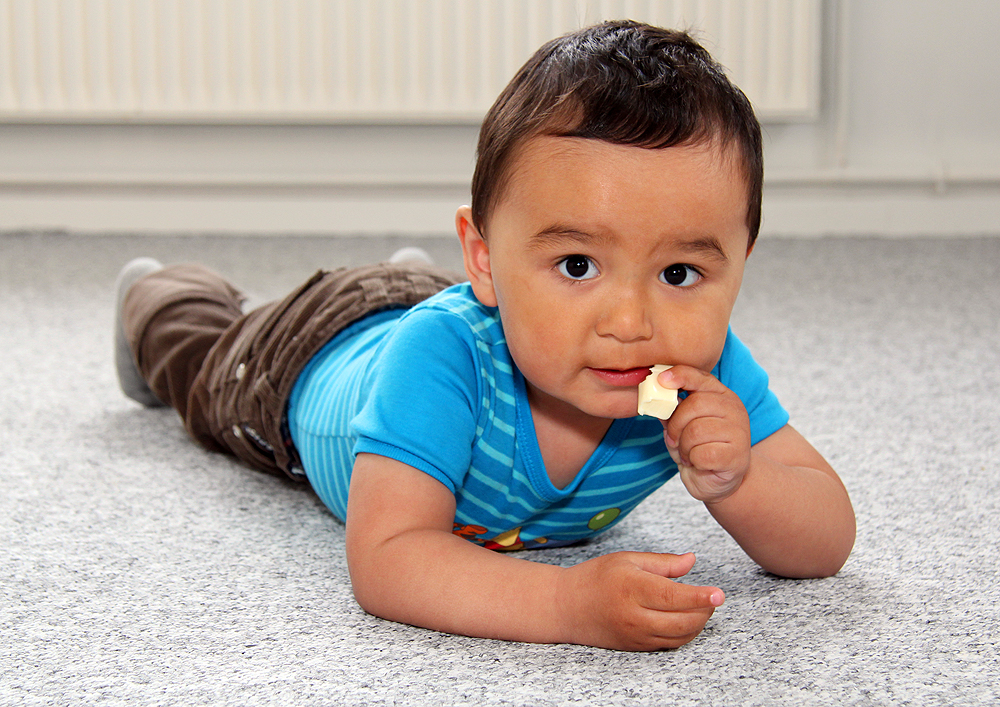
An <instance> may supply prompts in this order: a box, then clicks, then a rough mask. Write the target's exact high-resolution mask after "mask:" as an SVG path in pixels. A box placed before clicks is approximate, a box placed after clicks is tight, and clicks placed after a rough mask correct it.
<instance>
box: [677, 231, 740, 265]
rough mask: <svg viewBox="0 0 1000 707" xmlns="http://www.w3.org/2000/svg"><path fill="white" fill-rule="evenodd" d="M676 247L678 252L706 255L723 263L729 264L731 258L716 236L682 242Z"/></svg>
mask: <svg viewBox="0 0 1000 707" xmlns="http://www.w3.org/2000/svg"><path fill="white" fill-rule="evenodd" d="M674 245H675V247H676V248H677V249H678V250H682V251H685V252H687V253H692V254H698V255H705V256H707V257H709V258H712V259H713V260H718V261H719V262H721V263H728V262H729V256H728V255H726V251H725V250H723V248H722V244H721V243H719V239H717V238H716V237H715V236H704V237H702V238H694V239H692V240H685V241H680V242H678V243H675V244H674Z"/></svg>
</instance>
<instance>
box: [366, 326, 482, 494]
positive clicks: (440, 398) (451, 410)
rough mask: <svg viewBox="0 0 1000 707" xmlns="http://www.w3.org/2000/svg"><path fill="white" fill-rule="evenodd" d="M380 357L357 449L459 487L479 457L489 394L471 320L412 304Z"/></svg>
mask: <svg viewBox="0 0 1000 707" xmlns="http://www.w3.org/2000/svg"><path fill="white" fill-rule="evenodd" d="M375 359H376V360H375V362H374V365H373V366H372V367H371V368H370V369H369V373H368V375H367V380H366V381H365V384H366V385H368V386H370V388H369V395H368V397H367V401H366V402H365V405H364V406H363V407H362V409H361V411H360V412H359V413H358V415H357V416H356V417H355V419H354V422H353V424H352V432H353V433H354V434H355V435H356V436H357V441H356V443H355V446H354V453H355V454H358V453H370V454H378V455H381V456H384V457H389V458H391V459H395V460H397V461H400V462H402V463H404V464H408V465H410V466H412V467H414V468H416V469H419V470H420V471H423V472H425V473H427V474H429V475H430V476H432V477H434V478H435V479H437V480H438V481H440V482H441V483H443V484H444V485H445V486H447V487H448V488H449V489H450V490H451V491H452V492H455V491H456V490H457V489H458V488H459V487H460V486H461V484H462V482H463V480H464V478H465V474H466V473H467V471H468V469H469V465H470V463H471V460H472V444H473V439H474V435H475V431H476V419H477V416H478V407H479V401H480V399H481V395H480V393H479V391H478V389H477V388H478V386H479V376H478V375H477V374H478V366H477V365H476V363H475V361H476V348H475V340H474V339H473V338H472V336H471V334H470V332H469V327H468V324H466V323H465V322H464V320H463V319H461V318H460V317H458V316H456V315H454V314H452V313H450V312H447V311H441V310H436V309H433V308H421V309H417V310H412V311H411V312H409V313H407V314H406V315H404V316H403V317H402V318H401V319H400V320H399V322H398V324H397V325H396V327H395V329H394V330H393V332H392V333H390V334H389V335H388V336H387V337H386V339H385V340H384V341H383V343H382V346H381V350H380V351H378V352H377V354H376V357H375Z"/></svg>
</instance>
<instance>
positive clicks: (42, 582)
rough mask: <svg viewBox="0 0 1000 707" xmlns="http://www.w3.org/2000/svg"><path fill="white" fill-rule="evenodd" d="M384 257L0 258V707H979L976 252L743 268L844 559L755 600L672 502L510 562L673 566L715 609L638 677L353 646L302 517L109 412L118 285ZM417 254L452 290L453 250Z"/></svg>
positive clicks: (383, 644)
mask: <svg viewBox="0 0 1000 707" xmlns="http://www.w3.org/2000/svg"><path fill="white" fill-rule="evenodd" d="M400 245H405V243H403V242H401V241H398V240H396V239H391V238H386V239H371V238H356V239H355V238H338V239H322V238H305V239H303V238H294V237H289V238H280V237H275V238H240V237H230V238H225V237H176V238H170V237H124V236H121V237H99V236H83V235H66V234H31V233H28V234H5V235H0V298H2V300H0V301H2V307H0V344H2V347H0V352H2V353H0V395H2V401H3V405H2V406H0V568H2V574H0V704H4V705H6V704H18V705H35V704H59V705H62V704H97V703H100V704H129V705H161V704H162V705H166V704H178V705H199V704H211V705H256V704H295V705H314V704H316V705H319V704H347V705H355V704H356V705H361V704H390V705H391V704H396V705H411V704H412V705H423V704H427V705H562V704H571V703H583V704H602V705H619V704H623V705H632V704H635V705H667V704H670V705H713V704H718V705H782V704H789V705H798V704H802V705H813V704H815V705H908V704H912V705H983V704H996V703H998V702H1000V660H998V654H1000V651H998V647H997V640H998V634H1000V629H998V620H1000V562H998V561H1000V531H998V524H997V517H998V510H1000V509H998V505H1000V442H998V440H1000V404H998V398H1000V238H996V239H969V240H948V239H920V240H880V239H876V238H872V239H829V240H794V239H772V240H764V241H762V242H761V243H760V244H759V245H758V247H757V250H756V252H755V253H754V254H753V256H752V257H751V261H750V264H749V265H748V271H747V277H746V282H745V286H744V293H743V297H742V300H741V302H740V304H739V305H738V308H737V312H736V315H735V319H734V326H735V329H736V331H737V333H739V334H740V336H741V337H742V338H743V339H744V340H745V341H746V342H747V343H748V344H749V345H750V347H751V349H752V350H753V351H754V353H755V355H756V356H757V358H758V359H759V360H760V361H761V363H762V364H763V365H764V367H765V368H766V369H767V370H768V371H769V373H770V374H771V379H772V385H773V387H774V389H775V390H776V391H777V392H778V394H779V396H780V398H781V400H782V401H783V403H784V404H785V406H786V407H787V408H788V409H789V410H790V412H791V414H792V422H793V424H794V425H795V426H796V427H798V428H799V429H800V430H801V431H802V432H804V433H805V435H806V436H807V437H808V438H810V440H812V441H813V443H814V444H815V445H816V446H817V447H818V448H819V449H820V450H821V451H822V452H824V453H825V454H826V455H827V458H828V459H829V460H830V461H831V462H832V463H833V465H834V467H835V468H837V469H838V471H839V472H840V473H841V475H842V477H843V479H844V481H845V483H846V484H847V486H848V488H849V490H850V492H851V494H852V498H853V501H854V504H855V509H856V512H857V516H858V540H857V545H856V548H855V550H854V554H853V555H852V557H851V559H850V560H849V561H848V563H847V565H846V567H845V568H844V569H843V570H842V571H841V572H840V574H839V575H837V576H836V577H833V578H830V579H824V580H815V581H790V580H783V579H778V578H776V577H773V576H770V575H767V574H765V573H764V572H762V571H760V570H759V569H757V568H756V567H755V566H754V565H753V563H752V562H751V561H750V560H749V559H747V558H746V557H745V556H744V555H743V554H742V552H741V551H740V550H739V548H738V547H737V546H736V545H735V543H734V542H733V541H732V540H731V539H729V537H728V536H727V535H726V534H725V532H723V531H722V530H721V529H719V528H718V526H716V525H715V524H714V522H713V521H712V519H711V518H710V516H709V515H708V513H707V512H706V511H705V510H704V508H703V507H701V506H700V505H699V504H698V503H697V502H695V501H693V500H692V499H691V498H690V497H688V496H687V494H686V493H685V491H684V489H683V486H682V485H681V484H680V483H679V482H672V483H669V484H668V485H667V486H666V487H664V488H663V489H662V490H661V491H659V492H657V493H656V494H654V495H653V496H652V497H651V498H650V499H649V500H648V501H646V502H645V503H644V504H643V505H642V506H640V508H639V510H638V511H637V512H635V513H634V514H633V515H632V516H630V517H629V518H628V519H627V520H626V521H624V522H623V523H622V524H621V525H619V526H618V527H617V528H615V529H613V530H612V531H610V532H608V533H607V534H606V535H605V536H603V537H602V538H600V539H599V540H597V541H595V542H591V543H589V544H585V545H581V546H578V547H573V548H566V549H555V550H547V551H535V553H534V554H532V555H531V557H532V558H534V559H536V560H539V561H542V562H551V563H558V564H571V563H576V562H579V561H582V560H584V559H587V558H590V557H593V556H595V555H598V554H603V553H608V552H613V551H616V550H623V549H635V550H653V551H669V552H682V551H688V550H692V551H695V552H696V553H697V555H698V564H697V565H696V567H695V569H694V571H693V572H692V573H691V575H690V581H692V582H696V583H703V584H714V585H718V586H720V587H722V588H723V589H724V590H725V591H726V594H727V597H728V600H727V602H726V604H725V606H724V607H722V608H721V609H719V610H718V611H717V612H716V614H715V616H714V617H713V618H712V619H711V621H710V622H709V624H708V627H707V629H706V630H705V632H704V633H703V634H702V635H701V636H700V637H699V638H697V639H696V640H695V641H694V642H692V643H690V644H689V645H687V646H685V647H683V648H681V649H679V650H676V651H671V652H663V653H655V654H629V653H618V652H613V651H606V650H599V649H593V648H586V647H580V646H568V645H556V646H546V645H527V644H516V643H503V642H497V641H490V640H482V639H473V638H466V637H459V636H450V635H443V634H439V633H434V632H431V631H426V630H422V629H417V628H412V627H408V626H403V625H399V624H394V623H389V622H386V621H382V620H380V619H376V618H373V617H371V616H368V615H366V614H365V613H364V612H363V611H361V609H359V608H358V606H357V605H356V604H355V602H354V600H353V598H352V595H351V591H350V585H349V581H348V576H347V569H346V564H345V561H344V553H343V545H344V529H343V527H342V525H341V524H340V523H338V522H337V521H336V520H335V519H334V518H333V517H332V516H331V515H330V514H329V513H328V512H326V511H325V510H324V508H323V507H322V506H321V504H320V503H319V502H318V501H317V500H316V498H315V497H314V496H313V495H312V494H311V492H309V491H308V490H304V489H302V488H299V487H296V486H293V485H291V484H290V483H286V482H284V481H282V480H280V479H276V478H271V477H268V476H265V475H262V474H259V473H256V472H253V471H250V470H248V469H245V468H243V467H241V466H240V465H238V464H237V463H235V462H234V461H232V460H230V459H228V458H226V457H223V456H221V455H217V454H211V453H208V452H205V451H202V450H201V449H200V448H198V447H196V446H195V445H194V444H193V443H191V442H189V441H188V440H187V439H186V437H185V435H184V433H183V430H182V429H181V426H180V424H179V422H178V420H177V418H176V416H175V415H174V413H173V412H171V411H169V410H164V409H159V410H146V409H142V408H140V407H138V406H137V405H136V404H134V403H132V402H131V401H129V400H127V399H125V398H124V397H123V396H122V395H121V394H120V393H119V391H118V390H117V387H116V383H115V379H114V372H113V369H112V363H111V362H112V348H111V332H112V329H111V324H112V321H111V320H112V314H113V308H114V293H113V292H112V283H113V281H114V277H115V273H116V272H117V270H118V268H119V267H120V266H121V265H122V264H123V263H124V262H126V261H127V260H129V259H130V258H132V257H134V256H137V255H151V256H154V257H156V258H158V259H160V260H162V261H164V262H177V261H182V260H199V261H202V262H205V263H207V264H209V265H211V266H212V267H215V268H216V269H218V270H220V271H221V272H223V273H225V274H227V275H228V276H230V277H231V278H233V279H234V280H235V281H236V282H238V283H240V284H243V285H245V286H247V287H248V288H249V289H252V290H254V291H255V292H256V293H257V294H259V295H261V296H277V295H281V294H284V292H285V290H287V289H288V288H290V287H292V286H294V285H295V284H297V283H298V282H299V281H300V280H302V279H303V278H305V277H306V276H307V275H309V274H310V273H311V272H312V271H313V270H314V269H315V268H317V267H320V266H327V267H331V266H337V265H342V264H360V263H364V262H369V261H372V260H379V259H383V258H385V257H387V256H388V255H389V254H390V253H391V252H392V251H393V250H394V249H395V248H397V247H399V246H400ZM422 245H424V247H426V248H427V249H428V250H430V251H432V253H433V254H434V255H435V256H436V257H437V258H438V260H439V262H441V263H442V264H445V265H448V266H452V267H456V268H457V267H459V265H460V261H459V255H458V250H457V245H456V244H455V243H454V242H453V241H452V240H451V239H445V238H442V239H440V240H435V239H431V240H428V241H427V242H425V243H422ZM510 601H512V602H516V601H518V597H517V596H516V595H512V596H511V597H510ZM484 610H488V607H484Z"/></svg>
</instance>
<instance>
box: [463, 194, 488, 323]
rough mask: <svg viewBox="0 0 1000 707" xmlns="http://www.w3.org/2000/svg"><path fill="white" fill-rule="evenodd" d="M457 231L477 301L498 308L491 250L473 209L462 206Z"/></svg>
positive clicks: (466, 272)
mask: <svg viewBox="0 0 1000 707" xmlns="http://www.w3.org/2000/svg"><path fill="white" fill-rule="evenodd" d="M455 230H456V231H458V240H459V241H461V243H462V258H463V260H464V262H465V274H466V275H467V276H468V277H469V282H470V283H472V291H473V292H475V293H476V299H478V300H479V301H480V302H482V303H483V304H484V305H486V306H487V307H496V306H497V296H496V292H495V291H494V290H493V272H492V270H491V269H490V248H489V246H488V245H487V244H486V239H485V238H483V236H482V234H481V233H480V232H479V229H477V228H476V226H475V224H474V223H473V221H472V209H470V208H469V207H468V206H460V207H459V208H458V211H457V212H456V213H455Z"/></svg>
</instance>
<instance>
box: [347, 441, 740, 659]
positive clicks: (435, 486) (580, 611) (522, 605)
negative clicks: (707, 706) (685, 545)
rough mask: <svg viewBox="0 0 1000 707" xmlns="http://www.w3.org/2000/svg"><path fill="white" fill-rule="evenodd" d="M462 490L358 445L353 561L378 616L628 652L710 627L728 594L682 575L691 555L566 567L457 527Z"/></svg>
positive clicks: (356, 578) (363, 596)
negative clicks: (477, 540)
mask: <svg viewBox="0 0 1000 707" xmlns="http://www.w3.org/2000/svg"><path fill="white" fill-rule="evenodd" d="M454 517H455V498H454V496H453V495H452V493H451V492H450V491H449V490H448V489H447V488H446V487H445V486H444V485H442V484H441V483H439V482H438V481H437V480H435V479H433V478H432V477H430V476H428V475H427V474H425V473H423V472H421V471H419V470H417V469H414V468H413V467H411V466H408V465H406V464H403V463H401V462H398V461H395V460H393V459H389V458H386V457H382V456H378V455H374V454H359V455H358V457H357V461H356V463H355V466H354V472H353V476H352V479H351V489H350V495H349V502H348V510H347V561H348V566H349V568H350V573H351V583H352V585H353V588H354V595H355V597H356V598H357V600H358V603H359V604H360V605H361V606H362V608H364V609H365V610H366V611H368V612H369V613H371V614H374V615H376V616H381V617H382V618H386V619H391V620H393V621H399V622H402V623H408V624H413V625H416V626H423V627H425V628H431V629H436V630H439V631H445V632H448V633H458V634H464V635H469V636H480V637H485V638H498V639H506V640H515V641H529V642H535V643H582V644H587V645H594V646H601V647H606V648H618V649H626V650H654V649H659V648H674V647H677V646H680V645H683V644H684V643H687V642H688V641H690V640H691V639H692V638H694V637H695V636H696V635H698V634H699V633H700V632H701V630H702V629H703V628H704V626H705V623H706V622H707V621H708V619H709V617H710V616H711V615H712V612H713V611H714V609H715V607H716V606H719V605H721V604H722V601H723V594H722V591H721V590H719V589H716V588H714V587H695V586H690V585H685V584H679V583H677V582H673V581H671V579H670V578H677V577H681V576H683V575H684V574H686V573H687V572H688V571H689V570H690V569H691V566H692V565H693V564H694V556H693V555H681V556H677V555H665V554H655V553H628V552H623V553H614V554H611V555H605V556H603V557H597V558H594V559H592V560H588V561H586V562H583V563H581V564H579V565H576V566H573V567H568V568H563V567H558V566H554V565H547V564H542V563H536V562H531V561H528V560H524V559H520V558H516V557H512V556H510V555H505V554H501V553H496V552H494V551H492V550H487V549H485V548H483V547H480V546H478V545H475V544H473V543H471V542H469V541H467V540H464V539H462V538H460V537H458V536H456V535H454V534H452V532H451V531H452V524H453V521H454Z"/></svg>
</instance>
